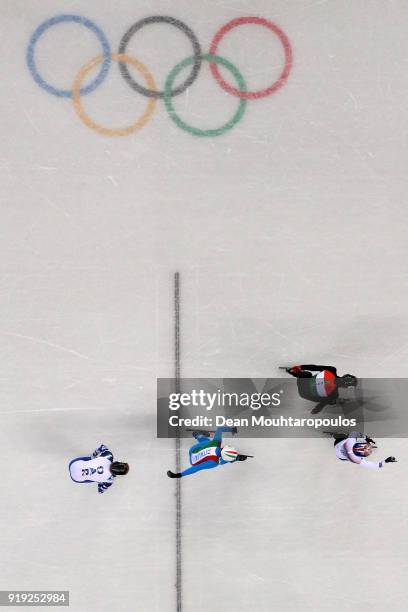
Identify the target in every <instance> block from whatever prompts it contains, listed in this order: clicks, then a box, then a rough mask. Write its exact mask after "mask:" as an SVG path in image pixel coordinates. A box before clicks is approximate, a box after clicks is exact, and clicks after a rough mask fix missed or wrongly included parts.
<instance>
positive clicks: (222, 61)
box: [164, 53, 247, 136]
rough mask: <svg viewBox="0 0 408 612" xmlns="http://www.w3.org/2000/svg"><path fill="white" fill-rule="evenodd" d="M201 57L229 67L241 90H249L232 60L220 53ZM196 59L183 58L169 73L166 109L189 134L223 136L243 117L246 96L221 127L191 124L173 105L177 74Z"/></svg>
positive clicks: (165, 101) (165, 87) (165, 98)
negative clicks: (207, 128) (203, 126)
mask: <svg viewBox="0 0 408 612" xmlns="http://www.w3.org/2000/svg"><path fill="white" fill-rule="evenodd" d="M201 59H202V60H205V61H207V62H209V63H210V64H218V65H221V66H224V67H225V68H227V70H229V71H230V72H231V74H232V75H233V77H234V78H235V80H236V82H237V85H238V89H239V91H241V92H242V91H247V87H246V83H245V81H244V77H243V76H242V74H241V73H240V72H239V70H238V68H236V67H235V66H234V65H233V64H231V62H229V61H228V60H226V59H224V58H223V57H220V56H219V55H213V54H211V53H206V54H205V55H203V56H202V57H201ZM194 61H195V58H194V57H188V58H187V59H185V60H182V61H181V62H180V63H178V64H177V66H175V67H174V68H173V70H172V71H171V72H170V74H169V75H168V77H167V79H166V83H165V86H164V103H165V106H166V110H167V112H168V113H169V116H170V118H171V119H172V120H173V121H174V123H175V124H176V125H177V126H178V127H179V128H181V129H182V130H185V131H186V132H188V133H189V134H193V135H194V136H221V134H225V132H228V130H230V129H232V128H233V127H234V125H236V124H237V123H238V122H239V121H240V120H241V119H242V116H243V114H244V112H245V108H246V104H247V101H246V99H245V98H240V99H239V102H238V108H237V110H236V112H235V114H234V116H233V117H232V118H231V119H230V120H229V121H227V123H225V124H224V125H222V126H221V127H219V128H212V129H209V130H202V129H200V128H196V127H194V126H192V125H189V124H188V123H186V122H185V121H183V119H181V118H180V117H179V115H178V114H177V113H176V111H175V109H174V106H173V101H172V90H173V83H174V80H175V78H176V77H177V75H178V74H179V73H180V72H181V70H183V68H185V67H186V66H189V65H190V64H193V63H194Z"/></svg>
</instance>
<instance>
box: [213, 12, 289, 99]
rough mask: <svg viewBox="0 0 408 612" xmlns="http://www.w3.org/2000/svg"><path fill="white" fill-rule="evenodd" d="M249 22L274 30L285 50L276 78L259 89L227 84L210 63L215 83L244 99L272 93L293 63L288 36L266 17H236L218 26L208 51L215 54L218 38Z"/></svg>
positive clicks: (216, 67)
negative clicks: (282, 63)
mask: <svg viewBox="0 0 408 612" xmlns="http://www.w3.org/2000/svg"><path fill="white" fill-rule="evenodd" d="M250 23H254V24H256V25H261V26H264V27H265V28H268V30H271V31H272V32H274V33H275V34H276V35H277V36H278V38H279V40H280V41H281V43H282V45H283V49H284V51H285V64H284V67H283V70H282V72H281V74H280V76H279V77H278V79H277V80H276V81H275V82H274V83H272V85H271V86H270V87H267V88H266V89H261V90H259V91H240V90H239V89H237V88H236V87H233V86H232V85H229V84H228V83H227V82H226V81H224V79H223V78H222V76H221V74H220V71H219V68H218V66H217V64H215V63H210V68H211V72H212V73H213V76H214V78H215V79H216V81H217V83H218V84H219V85H220V86H221V87H222V88H223V89H224V90H225V91H227V92H228V93H230V94H233V95H234V96H238V97H239V98H245V99H246V100H254V99H256V98H265V97H266V96H270V95H271V94H272V93H274V92H275V91H277V90H278V89H280V88H281V87H282V85H284V83H285V81H286V80H287V78H288V76H289V73H290V71H291V68H292V63H293V51H292V47H291V44H290V41H289V38H288V37H287V36H286V34H285V32H283V30H281V29H280V28H279V27H278V26H277V25H275V24H274V23H272V21H269V20H268V19H263V18H261V17H238V18H237V19H232V21H229V22H228V23H227V24H225V25H224V26H223V27H222V28H220V29H219V30H218V32H217V33H216V35H215V36H214V38H213V40H212V43H211V46H210V53H211V54H213V55H216V54H217V48H218V44H219V42H220V40H221V39H222V38H223V36H224V35H225V34H227V33H228V32H229V31H230V30H232V29H233V28H236V27H237V26H240V25H246V24H250Z"/></svg>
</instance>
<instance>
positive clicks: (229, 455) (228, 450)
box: [221, 446, 238, 463]
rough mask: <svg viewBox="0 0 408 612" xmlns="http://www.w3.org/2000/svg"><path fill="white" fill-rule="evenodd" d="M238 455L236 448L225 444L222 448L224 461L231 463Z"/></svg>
mask: <svg viewBox="0 0 408 612" xmlns="http://www.w3.org/2000/svg"><path fill="white" fill-rule="evenodd" d="M237 457H238V451H236V450H235V448H232V447H231V446H224V447H223V448H222V449H221V458H222V459H224V461H228V462H229V463H231V462H232V461H236V460H237Z"/></svg>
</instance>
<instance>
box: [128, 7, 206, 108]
mask: <svg viewBox="0 0 408 612" xmlns="http://www.w3.org/2000/svg"><path fill="white" fill-rule="evenodd" d="M151 23H169V24H170V25H173V26H174V27H176V28H178V29H179V30H181V31H182V32H184V34H185V35H186V36H187V38H188V39H189V40H190V42H191V44H192V46H193V52H194V54H193V58H194V61H193V67H192V69H191V72H190V75H189V76H188V77H187V79H186V80H185V81H184V83H182V84H181V85H179V86H178V87H175V88H174V89H172V91H171V95H172V96H178V95H179V94H181V93H183V91H185V90H186V89H187V88H188V87H190V85H191V84H192V83H194V81H195V80H196V78H197V76H198V72H199V70H200V67H201V61H202V57H201V47H200V43H199V42H198V39H197V37H196V35H195V34H194V32H193V31H192V30H190V28H189V27H188V26H186V24H185V23H183V22H182V21H180V20H179V19H174V17H166V16H163V15H154V16H152V17H146V18H145V19H141V20H140V21H137V22H136V23H134V24H133V25H132V26H131V27H130V28H129V29H128V31H127V32H126V33H125V34H124V36H123V37H122V40H121V41H120V45H119V51H118V53H119V54H126V47H127V45H128V43H129V40H130V39H131V38H132V36H133V35H134V34H135V33H136V32H138V31H139V30H140V29H141V28H143V27H144V26H145V25H149V24H151ZM119 70H120V72H121V74H122V76H123V78H124V79H125V81H126V83H128V84H129V85H130V87H131V88H132V89H134V90H135V91H137V92H138V93H140V94H142V95H143V96H146V97H148V98H164V91H153V90H152V89H147V88H146V87H142V85H139V83H137V82H136V81H135V80H134V79H133V78H132V76H131V74H130V72H129V69H128V67H127V65H126V64H125V63H124V62H119Z"/></svg>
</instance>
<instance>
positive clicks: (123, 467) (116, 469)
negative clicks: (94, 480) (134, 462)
mask: <svg viewBox="0 0 408 612" xmlns="http://www.w3.org/2000/svg"><path fill="white" fill-rule="evenodd" d="M110 471H111V474H113V476H125V474H127V473H128V471H129V464H128V463H122V462H121V461H114V462H113V463H112V464H111V466H110Z"/></svg>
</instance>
